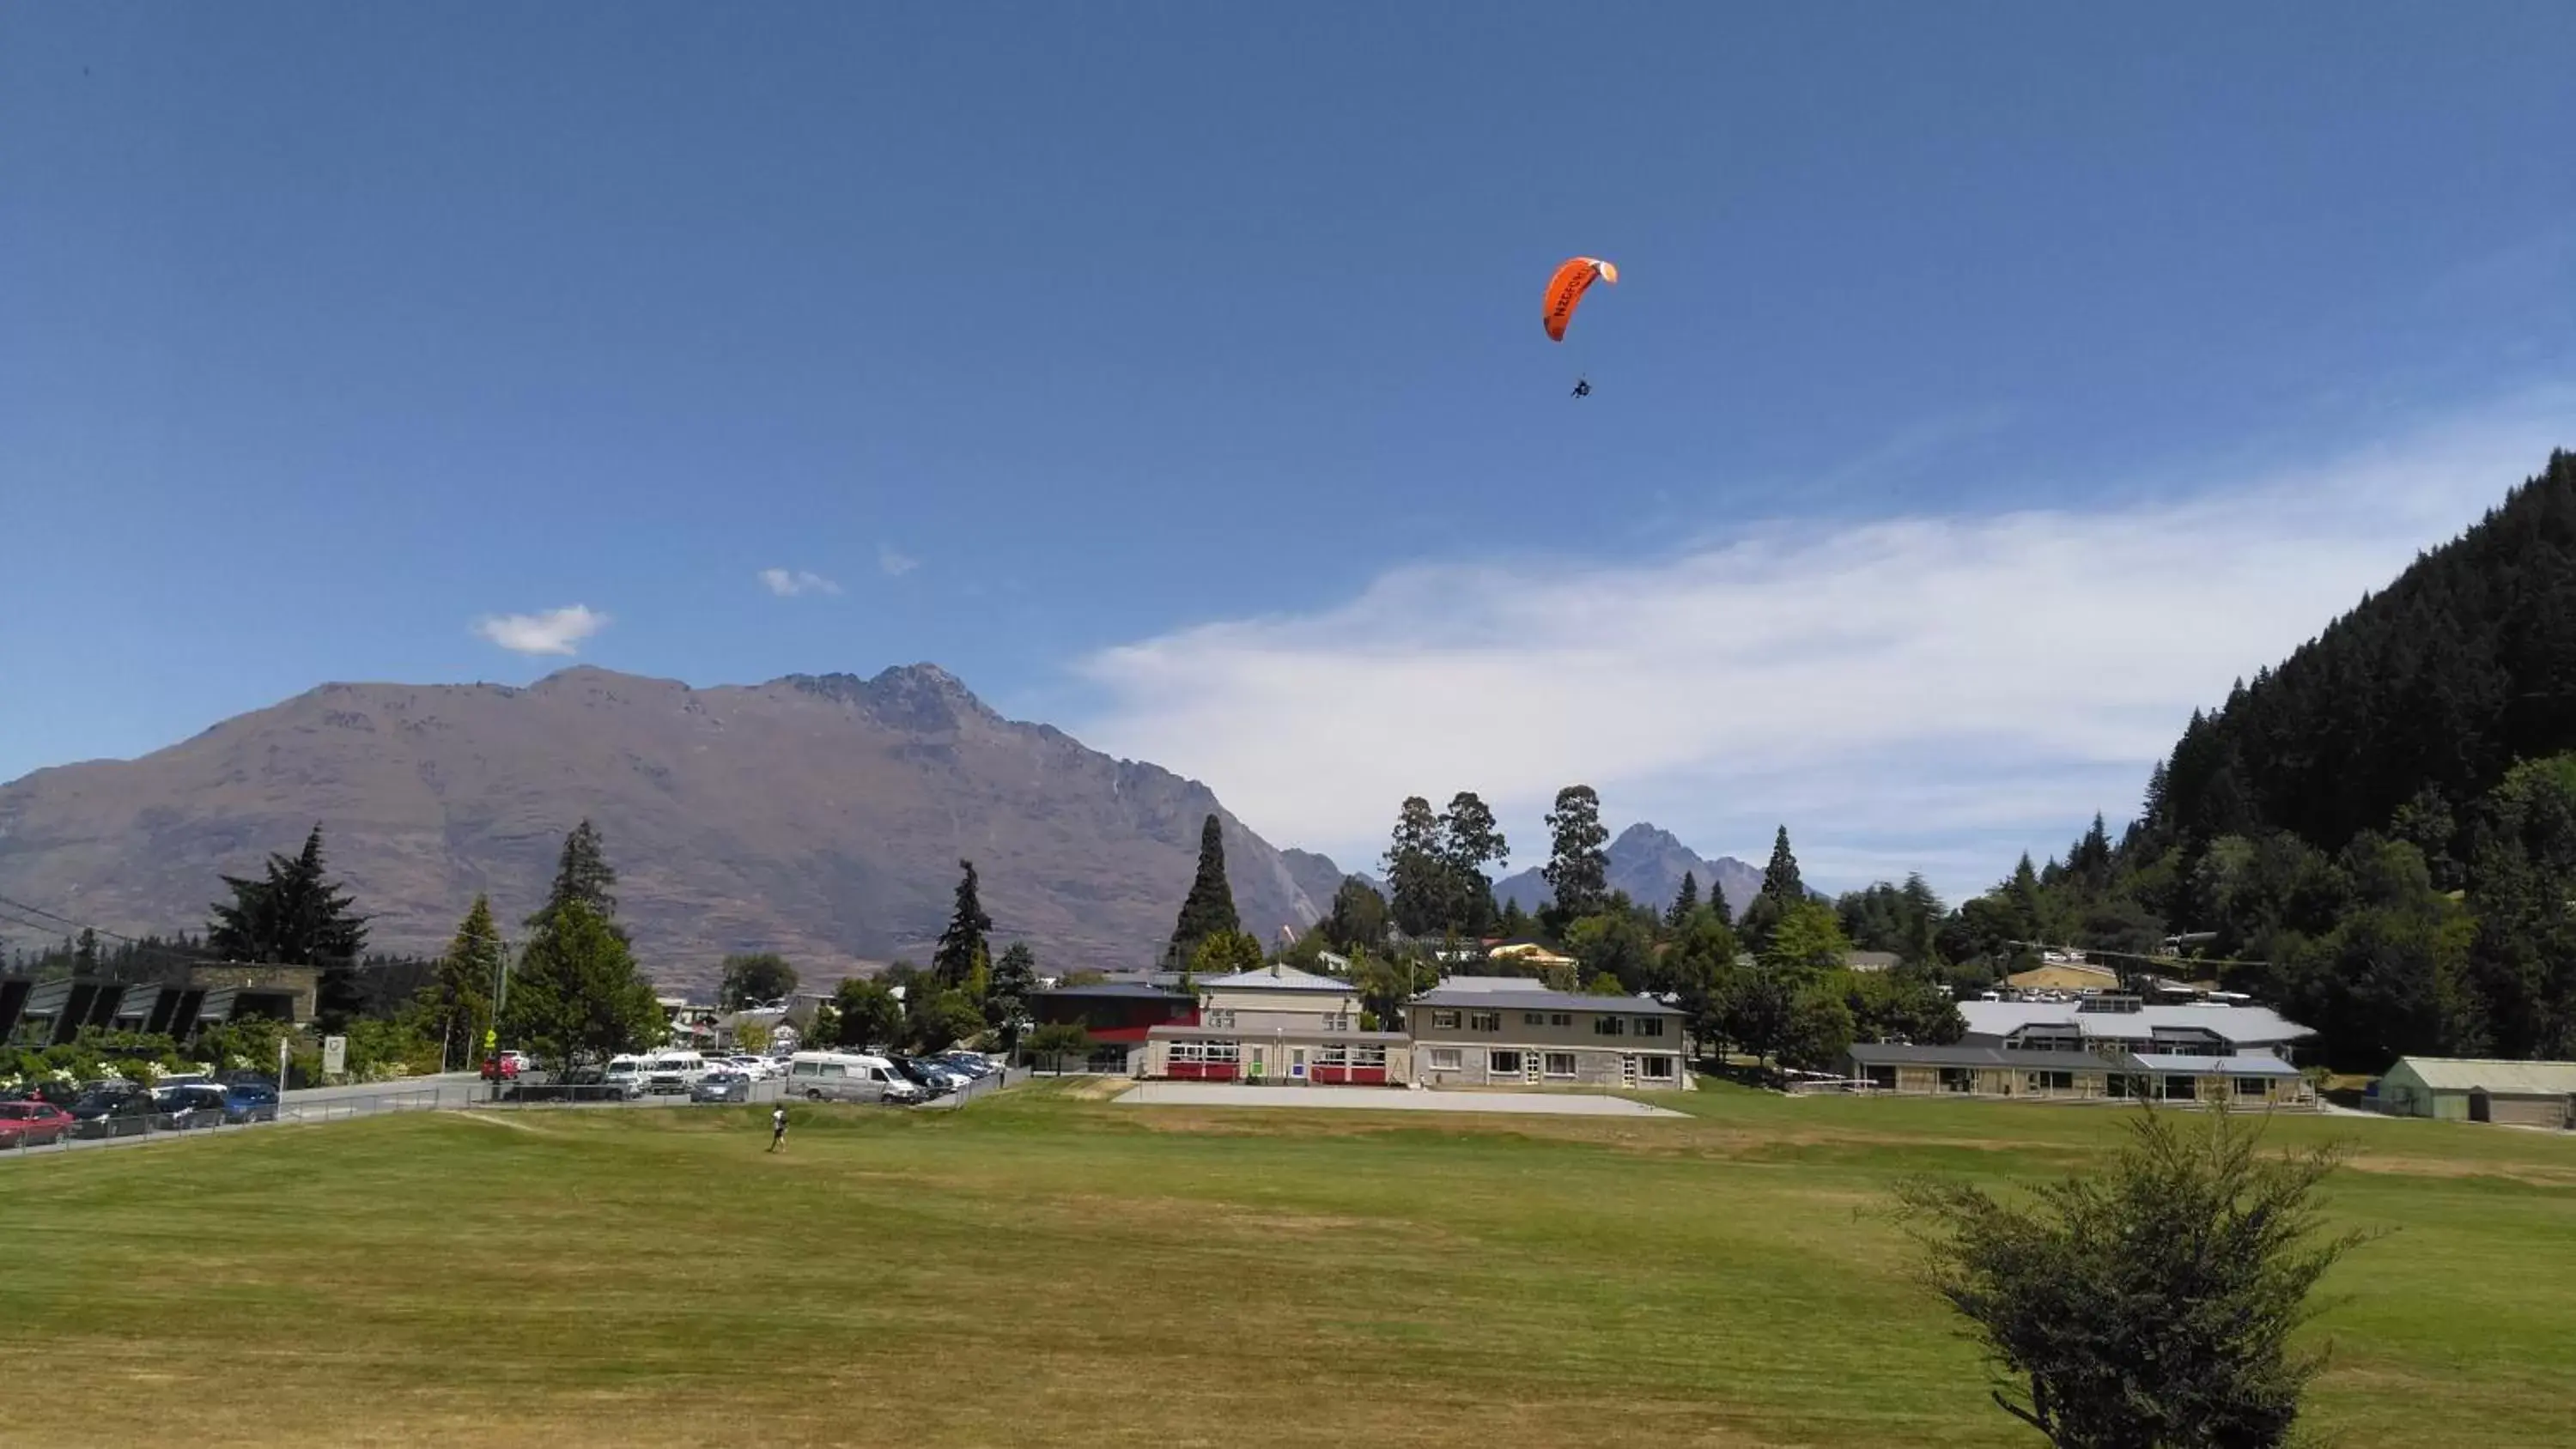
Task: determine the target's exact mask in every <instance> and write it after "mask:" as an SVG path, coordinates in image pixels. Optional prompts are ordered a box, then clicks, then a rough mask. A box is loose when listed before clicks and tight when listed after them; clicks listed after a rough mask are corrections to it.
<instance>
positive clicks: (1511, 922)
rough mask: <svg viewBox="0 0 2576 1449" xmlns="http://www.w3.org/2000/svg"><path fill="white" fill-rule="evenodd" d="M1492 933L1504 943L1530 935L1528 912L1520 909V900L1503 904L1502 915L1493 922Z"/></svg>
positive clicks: (1513, 899) (1515, 898)
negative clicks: (1504, 941)
mask: <svg viewBox="0 0 2576 1449" xmlns="http://www.w3.org/2000/svg"><path fill="white" fill-rule="evenodd" d="M1494 933H1495V934H1496V935H1498V936H1501V937H1502V938H1503V939H1504V940H1506V941H1516V940H1519V939H1520V938H1521V937H1523V936H1526V935H1528V934H1529V933H1530V918H1529V912H1527V911H1524V910H1522V909H1521V898H1520V897H1518V896H1514V897H1512V898H1511V899H1510V900H1507V901H1505V902H1503V914H1502V916H1501V918H1500V919H1498V920H1496V921H1495V922H1494Z"/></svg>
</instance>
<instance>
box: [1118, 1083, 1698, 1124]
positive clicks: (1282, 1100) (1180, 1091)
mask: <svg viewBox="0 0 2576 1449" xmlns="http://www.w3.org/2000/svg"><path fill="white" fill-rule="evenodd" d="M1117 1100H1118V1101H1120V1102H1124V1103H1126V1104H1128V1105H1130V1106H1140V1107H1295V1108H1300V1109H1303V1108H1311V1107H1349V1108H1354V1109H1357V1110H1359V1111H1379V1112H1498V1113H1504V1114H1517V1115H1521V1116H1539V1117H1681V1116H1685V1115H1687V1114H1685V1113H1681V1112H1671V1111H1666V1110H1665V1109H1664V1108H1661V1107H1649V1106H1647V1105H1646V1104H1645V1103H1643V1102H1632V1101H1629V1100H1628V1099H1627V1098H1625V1097H1606V1096H1592V1095H1588V1094H1585V1093H1580V1092H1563V1093H1558V1092H1435V1091H1427V1090H1426V1091H1420V1092H1414V1091H1406V1090H1402V1089H1399V1088H1391V1087H1230V1086H1227V1085H1225V1084H1223V1083H1221V1082H1144V1083H1140V1084H1138V1085H1137V1086H1136V1087H1134V1088H1132V1089H1130V1090H1128V1091H1126V1092H1123V1093H1121V1094H1120V1095H1119V1096H1118V1098H1117Z"/></svg>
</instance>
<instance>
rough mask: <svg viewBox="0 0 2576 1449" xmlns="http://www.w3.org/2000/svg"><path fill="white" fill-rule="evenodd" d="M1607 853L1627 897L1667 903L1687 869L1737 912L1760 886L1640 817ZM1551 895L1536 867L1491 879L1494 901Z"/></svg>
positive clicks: (1527, 906) (1732, 861)
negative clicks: (1713, 886) (1722, 893)
mask: <svg viewBox="0 0 2576 1449" xmlns="http://www.w3.org/2000/svg"><path fill="white" fill-rule="evenodd" d="M1609 856H1610V889H1612V890H1614V891H1626V892H1627V893H1628V898H1629V899H1630V900H1633V901H1638V902H1640V903H1643V904H1649V905H1656V906H1662V905H1668V904H1670V903H1671V901H1672V899H1673V897H1674V896H1675V895H1676V894H1678V893H1679V892H1680V890H1681V888H1682V876H1683V875H1684V874H1686V873H1687V874H1693V875H1697V876H1698V877H1699V891H1700V896H1701V898H1702V899H1706V898H1707V896H1708V889H1709V884H1710V882H1712V881H1714V882H1716V883H1717V885H1718V886H1719V887H1720V888H1721V889H1723V890H1724V891H1725V892H1726V904H1727V906H1728V908H1729V909H1731V910H1733V911H1735V912H1737V913H1739V914H1740V913H1742V911H1743V910H1744V907H1745V904H1746V903H1747V902H1749V901H1751V900H1752V899H1753V897H1754V895H1755V894H1756V893H1757V892H1759V891H1760V890H1761V889H1762V868H1761V867H1760V866H1754V865H1746V864H1745V863H1744V862H1743V861H1740V860H1737V859H1736V858H1735V857H1734V856H1731V855H1722V856H1719V857H1718V858H1716V859H1715V860H1711V859H1709V858H1708V857H1706V856H1704V855H1701V854H1699V853H1698V852H1697V851H1694V850H1692V849H1691V848H1690V847H1689V846H1687V845H1684V844H1682V843H1681V841H1679V840H1678V839H1676V838H1674V836H1673V834H1672V832H1671V831H1668V830H1661V829H1658V828H1656V827H1655V826H1653V825H1649V824H1647V823H1646V822H1644V821H1642V820H1641V821H1639V822H1638V823H1636V824H1634V825H1631V826H1629V827H1628V828H1627V829H1625V830H1622V831H1620V832H1619V835H1618V838H1617V839H1615V840H1612V841H1611V842H1610V850H1609ZM1551 898H1552V896H1551V893H1550V892H1549V890H1548V888H1547V877H1545V876H1544V875H1542V874H1540V873H1539V869H1538V867H1536V866H1532V867H1531V868H1529V869H1528V870H1524V871H1521V872H1519V873H1517V874H1514V875H1509V876H1505V877H1504V878H1503V879H1501V880H1499V881H1496V882H1495V883H1494V900H1495V901H1496V902H1497V903H1508V902H1511V901H1519V902H1520V903H1521V909H1522V910H1524V911H1536V910H1537V909H1538V908H1539V907H1541V906H1543V905H1546V904H1547V903H1548V901H1549V900H1550V899H1551ZM1325 904H1326V905H1327V906H1328V907H1329V905H1330V904H1331V903H1330V902H1329V901H1327V902H1326V903H1325Z"/></svg>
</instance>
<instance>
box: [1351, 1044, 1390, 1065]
mask: <svg viewBox="0 0 2576 1449" xmlns="http://www.w3.org/2000/svg"><path fill="white" fill-rule="evenodd" d="M1351 1065H1352V1066H1355V1067H1384V1066H1385V1065H1386V1048H1384V1047H1382V1046H1362V1047H1353V1048H1351Z"/></svg>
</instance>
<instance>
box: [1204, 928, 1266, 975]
mask: <svg viewBox="0 0 2576 1449" xmlns="http://www.w3.org/2000/svg"><path fill="white" fill-rule="evenodd" d="M1261 963H1262V955H1261V941H1260V939H1259V938H1258V937H1256V936H1254V935H1252V934H1251V933H1250V932H1248V931H1221V932H1219V933H1217V934H1215V935H1213V936H1210V937H1208V938H1207V939H1206V940H1204V941H1201V942H1199V945H1198V950H1197V951H1196V952H1194V953H1192V954H1191V956H1190V963H1189V973H1190V975H1191V976H1193V977H1195V978H1198V979H1200V980H1205V979H1206V978H1208V977H1210V976H1231V975H1234V974H1235V973H1237V972H1241V971H1258V970H1260V969H1261Z"/></svg>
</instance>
